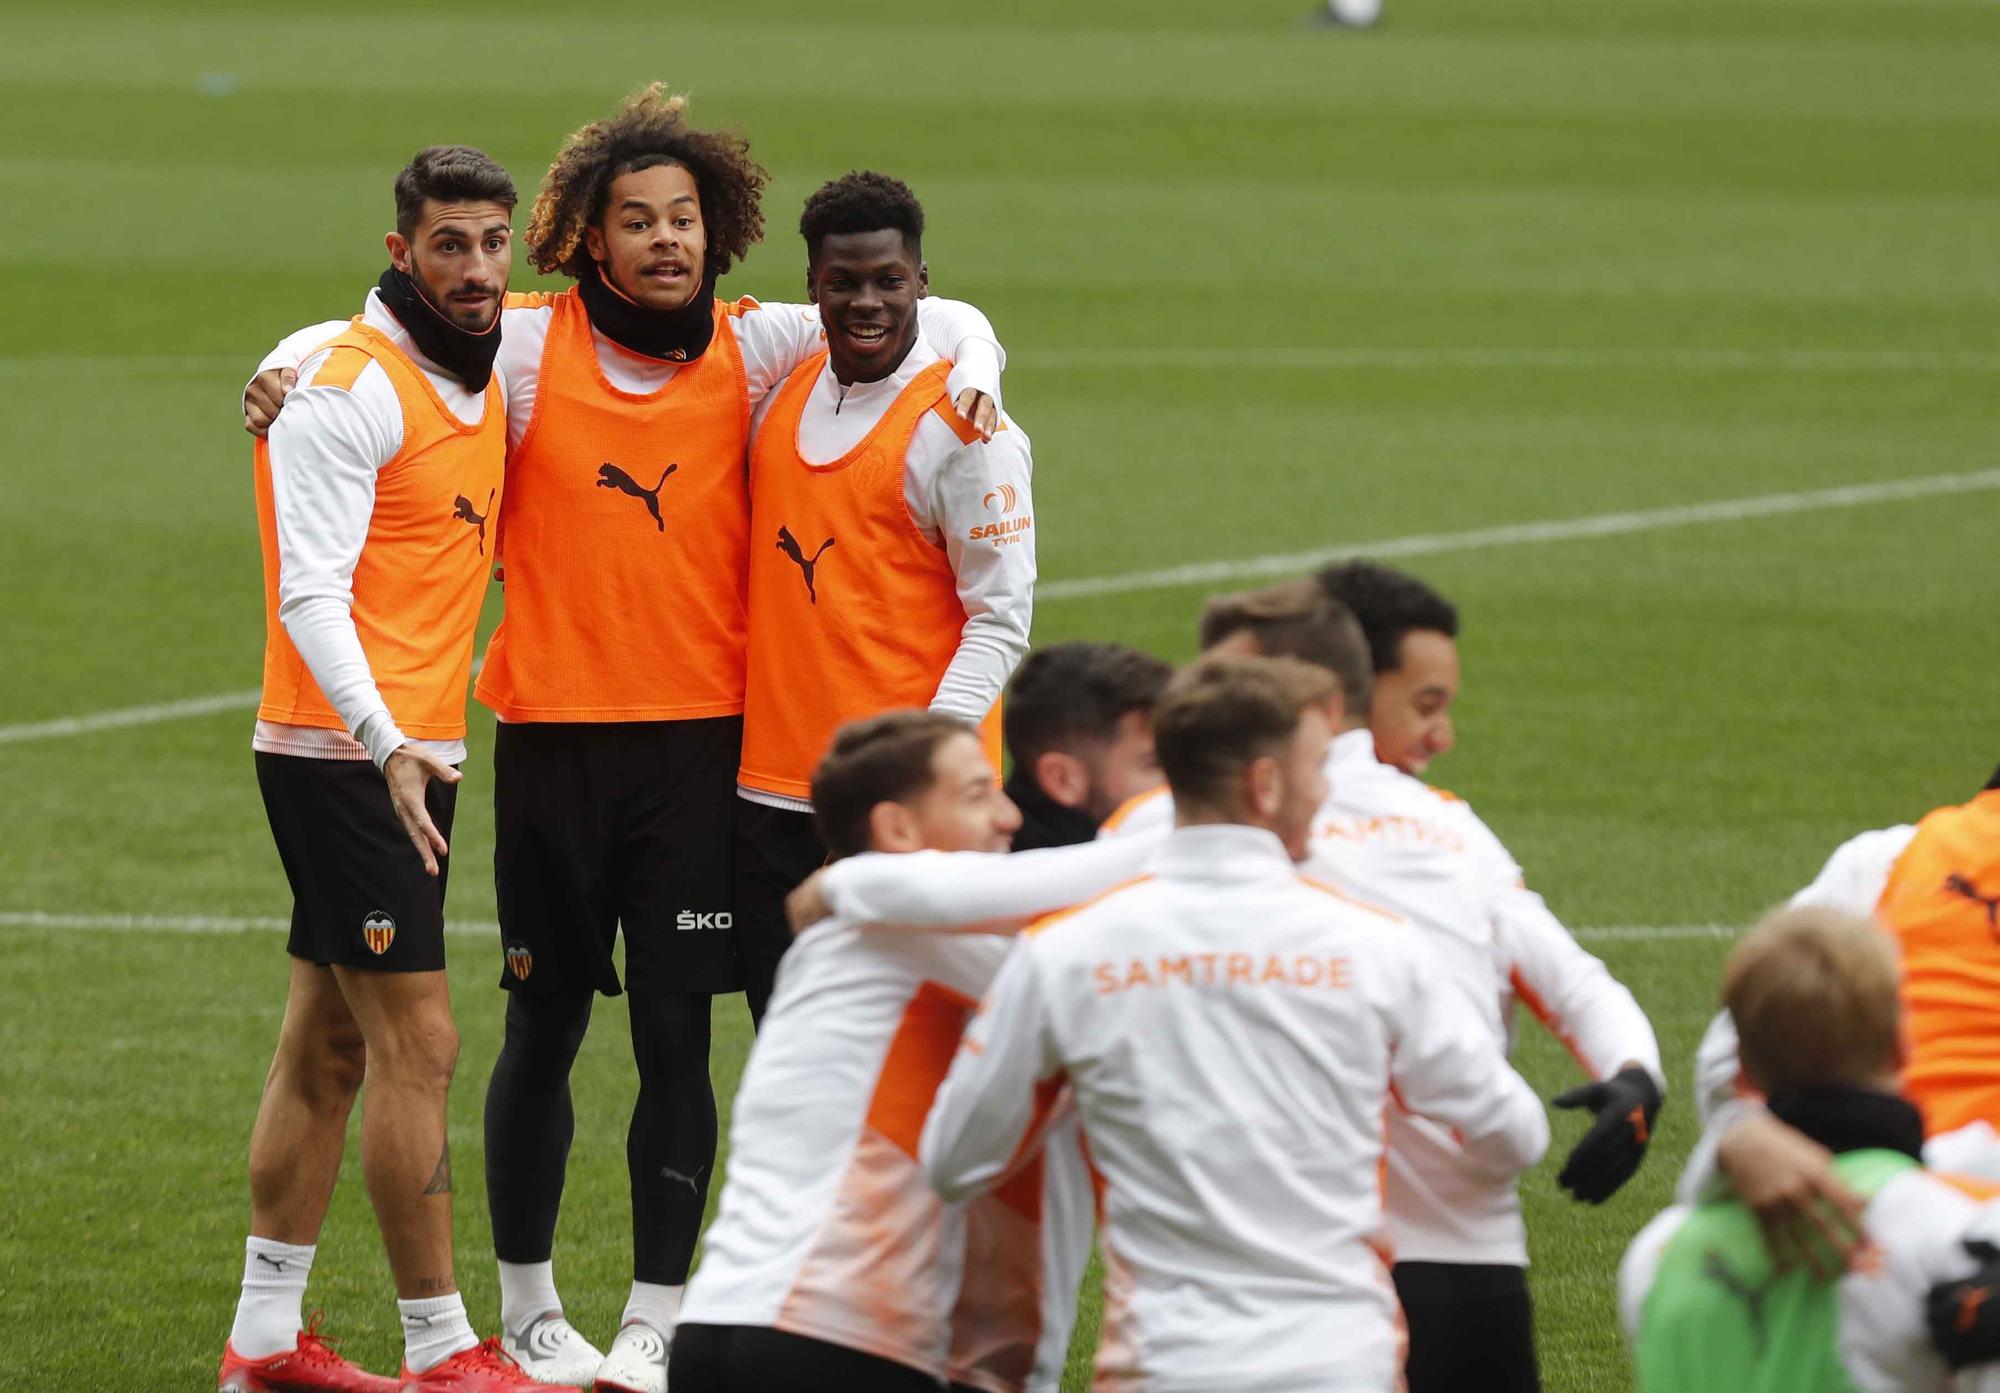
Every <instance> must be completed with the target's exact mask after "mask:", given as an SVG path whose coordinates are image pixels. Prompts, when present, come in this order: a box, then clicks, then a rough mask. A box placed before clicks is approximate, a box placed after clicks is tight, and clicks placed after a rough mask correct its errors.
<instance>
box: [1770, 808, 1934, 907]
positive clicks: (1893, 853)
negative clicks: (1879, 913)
mask: <svg viewBox="0 0 2000 1393" xmlns="http://www.w3.org/2000/svg"><path fill="white" fill-rule="evenodd" d="M1916 835H1917V829H1916V828H1915V827H1913V826H1911V825H1910V824H1908V823H1902V824H1899V825H1898V826H1895V827H1883V828H1879V829H1877V830H1875V831H1872V832H1863V833H1861V834H1860V835H1859V836H1855V837H1850V838H1848V839H1847V840H1846V841H1844V842H1842V843H1841V844H1840V845H1839V846H1838V847H1836V848H1835V849H1834V853H1833V855H1831V856H1829V857H1828V858H1827V860H1826V864H1825V865H1824V866H1822V867H1821V868H1820V872H1819V874H1818V875H1816V876H1814V877H1813V880H1812V883H1811V884H1810V885H1808V886H1806V887H1805V888H1804V889H1803V890H1800V891H1799V892H1798V893H1797V894H1795V895H1793V896H1792V898H1791V901H1790V907H1791V908H1793V909H1805V908H1808V907H1811V908H1822V909H1838V910H1842V911H1844V912H1845V913H1848V914H1863V915H1865V914H1872V913H1874V911H1875V907H1876V905H1878V904H1879V903H1881V900H1882V892H1883V891H1884V890H1886V889H1887V888H1888V885H1889V872H1890V870H1891V869H1892V868H1893V867H1894V866H1895V864H1896V858H1898V857H1899V856H1901V855H1902V854H1903V852H1904V851H1905V850H1906V849H1907V848H1908V847H1909V845H1910V839H1911V838H1912V837H1914V836H1916Z"/></svg>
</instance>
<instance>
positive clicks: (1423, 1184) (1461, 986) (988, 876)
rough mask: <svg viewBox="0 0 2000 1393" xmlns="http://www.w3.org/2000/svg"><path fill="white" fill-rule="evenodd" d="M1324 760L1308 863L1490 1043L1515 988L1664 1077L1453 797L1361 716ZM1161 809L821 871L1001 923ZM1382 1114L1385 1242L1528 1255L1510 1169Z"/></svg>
mask: <svg viewBox="0 0 2000 1393" xmlns="http://www.w3.org/2000/svg"><path fill="white" fill-rule="evenodd" d="M1326 772H1327V781H1328V785H1329V787H1330V790H1331V791H1330V793H1329V795H1328V797H1327V801H1326V803H1325V805H1324V806H1323V807H1322V808H1321V809H1320V813H1319V816H1318V817H1317V818H1316V819H1315V822H1314V828H1313V849H1312V857H1311V859H1310V860H1309V861H1308V863H1307V866H1306V869H1307V872H1308V873H1309V874H1312V875H1315V876H1317V877H1319V878H1321V879H1324V880H1326V881H1327V882H1328V883H1330V884H1332V885H1334V886H1336V887H1338V888H1339V889H1341V890H1343V891H1345V892H1347V893H1348V894H1350V895H1353V896H1354V897H1356V898H1358V899H1361V900H1364V901H1366V902H1368V903H1370V904H1375V905H1380V906H1382V907H1384V908H1386V909H1390V910H1393V911H1394V912H1395V913H1396V914H1398V915H1400V916H1401V917H1402V918H1403V919H1404V920H1406V921H1407V924H1408V928H1406V929H1405V930H1404V931H1405V932H1408V931H1409V930H1410V929H1414V930H1415V931H1416V932H1418V933H1419V934H1420V935H1421V936H1422V938H1423V939H1424V941H1425V943H1426V945H1427V946H1428V947H1429V948H1430V949H1431V950H1432V953H1433V956H1434V957H1435V959H1436V961H1437V964H1438V970H1439V972H1440V973H1441V974H1442V977H1443V979H1444V980H1445V981H1447V982H1449V983H1450V984H1451V985H1452V986H1453V987H1454V988H1455V989H1457V990H1458V991H1459V993H1460V994H1461V996H1462V998H1463V1000H1464V1001H1465V1002H1466V1009H1467V1011H1468V1013H1469V1014H1470V1015H1471V1016H1472V1017H1473V1018H1474V1019H1476V1020H1478V1021H1479V1022H1480V1023H1481V1025H1482V1026H1483V1027H1484V1028H1485V1029H1486V1031H1487V1032H1488V1035H1489V1038H1490V1039H1491V1040H1492V1042H1493V1044H1494V1046H1495V1048H1496V1052H1498V1053H1501V1054H1504V1053H1505V1052H1506V1051H1507V1050H1508V1049H1509V1048H1510V1047H1511V1045H1512V1038H1513V1021H1514V1014H1515V1013H1514V1009H1513V1008H1514V1004H1515V1002H1516V1001H1519V1002H1522V1003H1524V1004H1526V1005H1527V1006H1528V1007H1529V1009H1530V1010H1531V1011H1533V1012H1534V1013H1535V1014H1536V1015H1537V1016H1538V1017H1539V1018H1540V1019H1541V1021H1542V1022H1543V1024H1544V1025H1546V1026H1547V1027H1548V1028H1549V1029H1550V1030H1552V1031H1553V1032H1554V1033H1555V1034H1556V1035H1557V1036H1558V1037H1559V1038H1560V1039H1562V1041H1563V1042H1564V1043H1565V1044H1566V1045H1567V1046H1568V1047H1569V1049H1570V1051H1571V1053H1572V1054H1574V1055H1575V1056H1576V1058H1577V1061H1578V1062H1579V1064H1581V1065H1582V1067H1583V1068H1584V1070H1585V1072H1587V1073H1588V1074H1589V1075H1590V1076H1591V1077H1592V1078H1595V1079H1602V1078H1607V1077H1609V1076H1610V1075H1612V1074H1615V1073H1617V1072H1618V1070H1619V1069H1620V1068H1622V1067H1624V1066H1625V1065H1626V1064H1627V1063H1637V1064H1640V1065H1642V1066H1644V1067H1645V1068H1646V1069H1647V1070H1648V1071H1649V1072H1651V1073H1652V1075H1653V1077H1654V1080H1655V1082H1656V1083H1658V1084H1659V1085H1660V1087H1661V1089H1662V1091H1663V1092H1664V1091H1665V1086H1666V1084H1665V1076H1664V1074H1663V1072H1662V1070H1661V1068H1660V1051H1659V1044H1658V1042H1657V1040H1656V1039H1655V1037H1654V1035H1653V1030H1652V1026H1651V1025H1650V1023H1649V1022H1648V1021H1647V1019H1646V1015H1645V1013H1644V1011H1642V1010H1641V1009H1640V1007H1639V1005H1638V1003H1637V1001H1635V1000H1634V999H1633V997H1632V994H1631V992H1630V991H1628V990H1627V989H1626V988H1625V987H1624V986H1623V985H1621V984H1620V983H1619V982H1618V981H1617V980H1616V979H1615V978H1613V977H1612V976H1611V974H1610V972H1609V971H1608V970H1607V969H1606V968H1605V966H1604V964H1603V963H1602V962H1600V961H1599V960H1598V959H1597V958H1596V957H1594V956H1592V955H1591V954H1590V953H1588V952H1586V951H1584V949H1583V948H1581V947H1580V946H1578V944H1577V942H1576V940H1575V939H1574V938H1572V937H1571V936H1570V934H1569V932H1568V930H1567V929H1565V928H1564V927H1563V925H1562V923H1561V921H1560V920H1558V919H1557V918H1556V917H1555V915H1554V914H1552V913H1551V912H1550V911H1549V909H1548V906H1547V905H1546V904H1545V903H1543V901H1542V898H1541V896H1539V895H1537V894H1535V893H1534V892H1533V891H1531V890H1529V889H1527V888H1526V887H1525V886H1524V885H1523V884H1522V880H1521V870H1520V867H1519V866H1518V865H1517V864H1516V863H1515V861H1514V859H1513V858H1512V857H1511V856H1509V855H1508V854H1507V852H1506V850H1505V849H1504V848H1503V847H1502V846H1501V844H1500V841H1499V839H1498V838H1497V837H1495V836H1494V835H1493V833H1492V831H1491V830H1490V829H1488V828H1487V826H1486V824H1485V823H1484V822H1482V821H1481V820H1480V819H1479V818H1478V816H1477V815H1476V814H1474V813H1473V811H1472V809H1471V807H1470V806H1469V805H1468V804H1466V803H1465V802H1463V801H1462V800H1460V799H1457V798H1454V797H1452V796H1451V795H1449V794H1444V793H1440V792H1438V791H1437V790H1435V789H1433V788H1431V787H1430V786H1429V785H1427V784H1425V783H1424V782H1423V781H1421V780H1419V779H1415V778H1412V777H1411V776H1409V775H1407V774H1405V773H1403V772H1402V771H1400V770H1398V769H1396V768H1395V767H1394V766H1393V765H1387V764H1383V763H1382V762H1380V761H1379V760H1377V759H1376V758H1375V751H1374V743H1373V740H1372V739H1371V738H1370V736H1369V734H1368V732H1367V731H1365V730H1354V731H1348V732H1346V733H1345V734H1343V735H1341V736H1339V737H1338V738H1336V739H1335V741H1334V742H1333V747H1332V749H1331V751H1330V752H1329V754H1328V757H1327V771H1326ZM1172 824H1173V798H1172V796H1171V795H1169V794H1168V793H1167V792H1166V790H1165V789H1161V790H1159V791H1158V792H1156V793H1154V794H1150V795H1144V796H1142V797H1141V798H1139V799H1135V800H1133V802H1132V803H1131V804H1129V805H1128V806H1127V807H1126V808H1125V809H1122V810H1121V811H1120V813H1119V814H1117V815H1114V817H1113V818H1112V819H1111V820H1110V821H1109V822H1107V824H1106V827H1105V836H1104V837H1103V838H1102V839H1101V840H1099V841H1098V842H1096V843H1094V844H1092V845H1090V846H1084V847H1061V848H1051V849H1049V850H1046V851H1030V852H1021V853H1017V854H1015V855H1012V856H1004V857H1002V856H982V855H978V854H959V855H946V854H943V853H919V854H917V855H915V856H898V857H886V856H864V857H857V858H854V859H852V860H850V861H844V862H841V863H840V864H839V865H837V866H835V867H833V868H832V869H831V870H830V871H829V872H828V874H827V877H826V880H825V893H826V895H827V898H828V900H829V902H830V903H832V904H833V906H834V907H835V908H836V909H837V910H838V911H839V912H841V913H842V914H843V915H846V916H848V917H849V918H850V919H852V920H853V921H854V922H857V923H894V924H905V925H911V926H926V927H940V926H945V925H950V924H955V923H963V922H964V921H965V920H966V919H968V918H969V917H972V916H974V915H977V916H978V917H979V918H980V919H981V920H982V921H985V926H986V927H991V928H999V927H1005V926H1009V925H1011V924H1014V923H1018V922H1019V921H1020V920H1021V919H1023V918H1025V917H1027V916H1030V915H1033V914H1037V913H1047V912H1049V911H1051V910H1054V909H1058V908H1062V907H1066V906H1069V905H1073V904H1076V903H1079V902H1080V901H1082V900H1085V899H1088V898H1089V897H1090V896H1092V895H1095V894H1098V893H1100V892H1101V891H1103V890H1104V889H1105V888H1106V887H1108V886H1110V885H1113V884H1116V883H1117V882H1118V881H1120V880H1122V879H1124V878H1125V877H1127V876H1130V875H1132V874H1134V873H1136V871H1137V870H1138V868H1139V867H1140V866H1142V865H1143V864H1144V863H1145V861H1146V860H1147V859H1148V857H1149V856H1150V855H1151V854H1152V850H1153V848H1155V847H1157V846H1158V845H1159V844H1160V841H1161V839H1162V838H1164V837H1165V836H1166V835H1167V834H1168V832H1169V831H1170V830H1171V828H1172ZM1389 1128H1390V1130H1389V1171H1388V1187H1387V1203H1388V1211H1389V1233H1390V1238H1391V1240H1392V1242H1393V1244H1394V1250H1395V1256H1396V1257H1397V1258H1398V1259H1408V1260H1412V1261H1424V1262H1456V1263H1478V1264H1511V1265H1525V1264H1526V1263H1527V1260H1528V1250H1527V1231H1526V1226H1525V1224H1524V1222H1523V1220H1522V1217H1521V1207H1520V1200H1519V1197H1518V1195H1517V1194H1516V1193H1515V1189H1514V1185H1513V1182H1512V1179H1511V1177H1506V1176H1496V1175H1494V1174H1493V1173H1492V1172H1491V1171H1490V1170H1488V1169H1486V1168H1484V1167H1480V1166H1474V1165H1466V1164H1464V1163H1463V1158H1462V1154H1461V1151H1460V1148H1459V1147H1458V1146H1457V1144H1456V1143H1455V1142H1454V1141H1453V1140H1452V1138H1451V1136H1450V1134H1449V1132H1448V1131H1445V1130H1442V1129H1439V1128H1436V1127H1433V1126H1430V1125H1429V1124H1427V1123H1425V1122H1424V1121H1423V1120H1422V1119H1420V1118H1415V1117H1411V1116H1410V1115H1409V1114H1407V1113H1405V1112H1402V1111H1401V1110H1397V1109H1392V1110H1391V1113H1390V1118H1389Z"/></svg>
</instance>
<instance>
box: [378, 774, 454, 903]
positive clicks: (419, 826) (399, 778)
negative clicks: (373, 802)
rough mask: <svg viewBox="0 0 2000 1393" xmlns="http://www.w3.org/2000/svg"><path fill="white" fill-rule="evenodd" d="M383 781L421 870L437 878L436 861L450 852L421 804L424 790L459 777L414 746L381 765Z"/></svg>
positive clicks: (427, 808) (428, 813)
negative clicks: (434, 784) (422, 862)
mask: <svg viewBox="0 0 2000 1393" xmlns="http://www.w3.org/2000/svg"><path fill="white" fill-rule="evenodd" d="M382 777H383V778H384V779H385V780H387V781H388V784H389V801H390V802H391V803H392V804H394V805H395V808H396V820H397V821H398V822H400V823H402V824H403V830H404V831H405V832H407V833H409V834H410V845H411V846H414V847H415V848H416V849H417V855H419V856H421V857H422V858H423V861H424V870H425V871H427V872H428V873H430V874H431V875H436V874H437V873H438V863H437V859H438V857H440V856H445V855H449V854H450V852H451V848H450V847H449V846H447V845H445V840H444V833H442V832H440V831H438V829H437V824H436V823H435V822H432V821H431V810H430V808H429V807H428V806H426V805H425V803H424V790H425V789H427V788H428V787H429V786H430V782H431V780H432V779H436V780H437V781H438V782H439V783H445V784H455V783H457V782H458V781H459V779H460V778H461V777H462V776H461V775H460V774H459V772H458V771H457V770H456V769H454V768H452V767H451V766H450V765H449V764H446V763H444V762H443V761H442V760H438V759H433V758H432V757H431V756H430V755H427V754H425V753H424V752H423V751H422V750H420V749H418V748H417V747H416V746H415V745H404V746H403V747H402V748H400V749H398V750H397V751H396V752H395V753H394V754H392V755H390V756H389V758H388V759H386V760H384V761H383V762H382Z"/></svg>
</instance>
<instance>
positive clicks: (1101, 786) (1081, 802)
mask: <svg viewBox="0 0 2000 1393" xmlns="http://www.w3.org/2000/svg"><path fill="white" fill-rule="evenodd" d="M1173 675H1174V670H1173V667H1172V665H1171V664H1169V663H1166V662H1164V661H1162V660H1161V659H1159V658H1155V657H1154V656H1153V655H1152V654H1150V653H1142V652H1140V651H1139V650H1138V649H1136V648H1127V647H1125V646H1124V645H1123V644H1118V643H1083V642H1071V643H1057V644H1052V645H1050V646H1049V647H1046V648H1037V649H1036V650H1035V651H1034V652H1032V653H1030V654H1029V655H1028V657H1027V659H1026V661H1024V662H1023V663H1022V664H1021V668H1020V671H1018V672H1016V673H1015V674H1014V681H1013V684H1012V685H1011V686H1009V687H1008V689H1007V702H1006V710H1005V715H1004V718H1003V720H1002V725H1003V727H1004V729H1005V733H1006V737H1007V755H1008V758H1009V759H1011V760H1012V761H1013V766H1014V767H1013V773H1011V774H1010V775H1008V778H1007V796H1008V797H1009V798H1011V799H1013V800H1014V806H1015V807H1017V808H1019V809H1020V810H1021V830H1020V831H1018V832H1016V833H1015V834H1014V849H1015V850H1016V851H1034V850H1037V849H1039V848H1041V847H1049V846H1071V845H1074V844H1076V843H1079V842H1087V841H1089V840H1090V839H1091V838H1093V837H1095V836H1096V835H1097V829H1098V828H1099V827H1100V826H1101V825H1102V824H1103V822H1104V819H1105V818H1107V817H1109V816H1110V815H1111V814H1112V812H1113V811H1115V810H1116V809H1117V808H1118V807H1119V806H1120V805H1121V804H1123V803H1125V802H1126V801H1128V800H1129V799H1131V798H1132V797H1134V796H1135V795H1137V794H1140V793H1143V792H1145V791H1146V790H1147V789H1151V788H1156V787H1158V786H1159V783H1160V762H1159V758H1158V756H1157V755H1156V754H1155V753H1154V749H1153V706H1154V704H1155V703H1156V702H1158V701H1159V699H1160V693H1161V692H1162V691H1164V690H1165V689H1166V685H1167V683H1168V681H1169V680H1170V679H1171V678H1172V677H1173Z"/></svg>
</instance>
